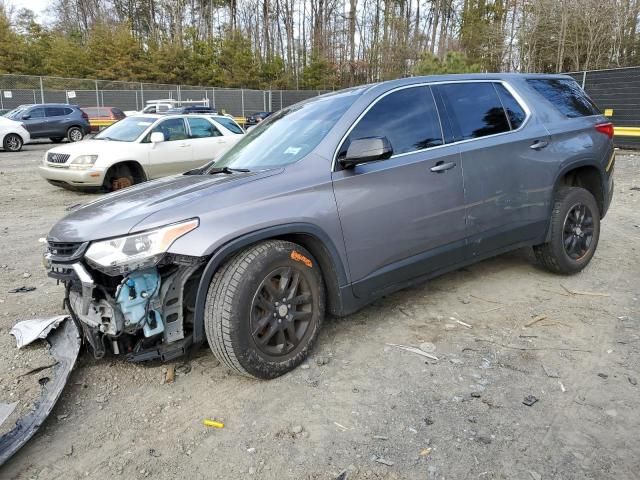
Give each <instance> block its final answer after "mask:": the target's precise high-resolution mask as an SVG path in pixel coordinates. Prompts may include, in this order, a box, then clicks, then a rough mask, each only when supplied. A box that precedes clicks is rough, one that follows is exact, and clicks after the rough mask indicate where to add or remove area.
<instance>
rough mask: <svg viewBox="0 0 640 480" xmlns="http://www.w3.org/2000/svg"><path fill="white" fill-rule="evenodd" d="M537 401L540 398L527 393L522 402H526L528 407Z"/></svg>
mask: <svg viewBox="0 0 640 480" xmlns="http://www.w3.org/2000/svg"><path fill="white" fill-rule="evenodd" d="M537 401H538V399H537V398H536V397H534V396H533V395H527V396H526V397H524V400H523V401H522V403H524V404H525V405H526V406H527V407H531V406H532V405H533V404H534V403H536V402H537Z"/></svg>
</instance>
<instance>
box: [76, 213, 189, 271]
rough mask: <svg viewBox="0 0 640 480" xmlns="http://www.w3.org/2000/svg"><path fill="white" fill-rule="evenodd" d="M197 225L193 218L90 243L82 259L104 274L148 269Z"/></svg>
mask: <svg viewBox="0 0 640 480" xmlns="http://www.w3.org/2000/svg"><path fill="white" fill-rule="evenodd" d="M199 223H200V222H199V220H198V219H197V218H193V219H191V220H186V221H184V222H180V223H173V224H171V225H167V226H165V227H161V228H157V229H155V230H149V231H146V232H139V233H134V234H131V235H126V236H124V237H116V238H111V239H109V240H101V241H99V242H93V243H92V244H91V245H90V246H89V248H88V250H87V253H85V258H86V259H87V261H89V263H90V264H92V265H93V266H94V267H96V268H97V269H98V270H102V271H104V272H106V273H114V274H117V273H125V272H130V271H133V270H138V269H142V268H148V267H152V266H153V265H155V264H156V263H158V261H159V260H160V259H161V258H162V256H163V255H164V254H165V252H166V251H167V250H168V249H169V247H170V246H171V245H172V244H173V242H175V241H176V240H177V239H178V238H180V237H182V236H183V235H185V234H187V233H189V232H190V231H192V230H194V229H195V228H197V227H198V225H199Z"/></svg>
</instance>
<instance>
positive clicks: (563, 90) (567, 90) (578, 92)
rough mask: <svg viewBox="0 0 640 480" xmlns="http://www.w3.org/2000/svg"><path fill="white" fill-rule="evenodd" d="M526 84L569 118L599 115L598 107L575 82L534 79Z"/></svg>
mask: <svg viewBox="0 0 640 480" xmlns="http://www.w3.org/2000/svg"><path fill="white" fill-rule="evenodd" d="M527 82H528V83H529V85H531V86H532V87H533V88H535V89H536V90H537V91H538V92H539V93H541V94H542V96H544V97H545V98H546V99H547V100H549V101H550V102H551V103H553V105H554V106H555V107H556V108H557V109H558V110H560V111H561V112H562V113H563V114H565V115H566V116H567V117H569V118H574V117H588V116H590V115H600V110H598V107H596V105H595V103H593V101H592V100H591V99H590V98H589V97H588V96H587V94H586V93H585V92H584V90H582V89H581V88H580V86H579V85H578V84H577V83H576V81H575V80H568V79H567V80H558V79H542V78H536V79H530V80H527Z"/></svg>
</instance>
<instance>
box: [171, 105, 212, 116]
mask: <svg viewBox="0 0 640 480" xmlns="http://www.w3.org/2000/svg"><path fill="white" fill-rule="evenodd" d="M181 113H182V114H186V113H213V114H217V113H218V111H217V110H216V109H215V108H211V107H204V106H201V105H188V106H186V107H175V108H170V109H169V110H167V114H168V115H171V114H181Z"/></svg>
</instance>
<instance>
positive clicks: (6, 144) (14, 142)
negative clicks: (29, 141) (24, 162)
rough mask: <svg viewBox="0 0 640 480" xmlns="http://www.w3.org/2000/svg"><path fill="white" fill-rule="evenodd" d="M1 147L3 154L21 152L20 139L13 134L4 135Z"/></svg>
mask: <svg viewBox="0 0 640 480" xmlns="http://www.w3.org/2000/svg"><path fill="white" fill-rule="evenodd" d="M2 147H3V148H4V151H5V152H19V151H20V150H22V137H21V136H20V135H17V134H15V133H9V134H8V135H5V137H4V140H3V141H2Z"/></svg>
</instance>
